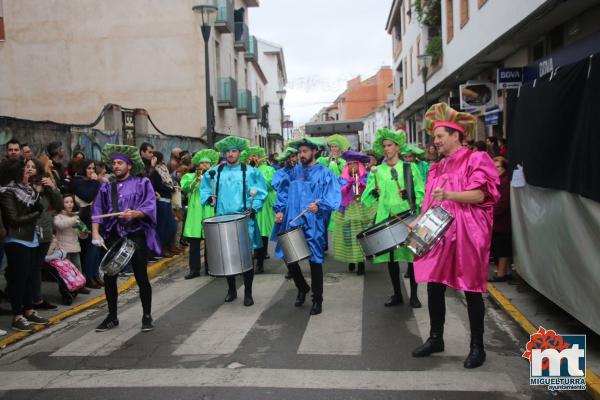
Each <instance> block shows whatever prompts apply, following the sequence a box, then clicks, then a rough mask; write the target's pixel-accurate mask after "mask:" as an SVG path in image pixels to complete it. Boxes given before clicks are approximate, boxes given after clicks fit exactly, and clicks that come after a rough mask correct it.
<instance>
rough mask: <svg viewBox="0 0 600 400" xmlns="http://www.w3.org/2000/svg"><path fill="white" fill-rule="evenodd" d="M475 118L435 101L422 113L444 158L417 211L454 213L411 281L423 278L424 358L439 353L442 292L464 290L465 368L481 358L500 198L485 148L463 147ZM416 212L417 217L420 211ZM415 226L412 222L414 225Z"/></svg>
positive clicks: (418, 351) (434, 170)
mask: <svg viewBox="0 0 600 400" xmlns="http://www.w3.org/2000/svg"><path fill="white" fill-rule="evenodd" d="M476 123H477V119H476V118H475V117H473V116H472V115H470V114H467V113H461V112H457V111H455V110H453V109H452V108H450V107H449V106H448V105H447V104H445V103H438V104H435V105H433V106H431V108H430V109H429V110H428V111H427V113H426V114H425V128H426V129H427V131H428V132H429V133H430V134H432V135H433V137H434V144H435V146H436V148H437V149H438V152H439V153H440V154H441V155H443V156H444V158H443V159H442V160H441V161H440V162H438V163H436V164H433V165H432V166H431V170H430V171H429V174H428V175H427V185H426V188H425V199H424V201H423V207H422V214H423V213H424V212H425V211H426V210H427V209H428V208H429V207H431V206H435V205H441V206H442V207H443V208H444V209H445V210H446V211H448V212H449V213H450V214H452V215H453V216H454V218H455V219H454V221H453V222H452V225H451V226H450V228H449V229H448V230H447V231H446V233H445V234H444V237H443V238H442V239H441V240H440V241H439V242H438V243H437V244H436V245H435V246H434V247H433V248H432V249H431V251H429V252H428V253H427V254H425V255H424V256H422V257H421V258H418V259H416V260H415V267H414V268H415V279H416V281H417V282H427V283H428V284H427V295H428V300H429V301H428V302H429V319H430V323H431V328H430V336H429V339H427V341H426V342H425V343H424V344H423V345H421V346H419V347H417V348H416V349H415V350H414V351H413V353H412V354H413V356H414V357H426V356H429V355H430V354H432V353H437V352H442V351H444V340H443V333H444V319H445V314H446V305H445V292H446V287H447V286H450V287H451V288H454V289H456V290H462V291H464V292H465V296H466V299H467V310H468V313H469V323H470V329H471V350H470V352H469V355H468V356H467V358H466V360H465V362H464V366H465V368H476V367H479V366H480V365H482V364H483V363H484V362H485V350H484V348H483V325H484V323H483V318H484V314H485V308H484V304H483V297H482V293H484V292H485V291H486V290H487V277H488V269H489V256H490V241H491V237H492V221H493V216H494V204H495V203H496V202H497V201H498V199H499V192H498V184H499V178H498V172H497V171H496V168H495V166H494V162H493V161H492V159H491V158H490V156H489V155H488V154H487V153H485V152H473V151H471V150H469V149H468V148H467V147H463V146H462V142H463V139H469V137H470V136H471V134H472V132H473V130H474V129H475V126H476ZM422 214H421V215H422ZM413 225H414V223H413Z"/></svg>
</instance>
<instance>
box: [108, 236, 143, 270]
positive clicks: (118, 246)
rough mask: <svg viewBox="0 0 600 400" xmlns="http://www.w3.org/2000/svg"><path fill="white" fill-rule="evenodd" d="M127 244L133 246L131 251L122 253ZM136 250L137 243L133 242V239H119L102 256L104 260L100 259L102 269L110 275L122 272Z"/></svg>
mask: <svg viewBox="0 0 600 400" xmlns="http://www.w3.org/2000/svg"><path fill="white" fill-rule="evenodd" d="M128 243H129V245H128ZM127 246H130V247H132V249H130V251H126V252H125V254H121V251H122V249H123V247H127ZM134 252H135V244H133V242H132V241H131V240H129V239H127V238H121V239H119V240H117V241H116V242H115V243H114V244H113V245H112V246H110V249H108V251H107V252H106V254H105V255H104V257H102V261H100V269H101V270H102V271H104V273H106V274H108V275H111V276H112V275H116V274H118V273H119V272H121V270H122V269H123V268H125V265H127V263H128V262H129V260H130V259H131V257H132V256H133V253H134ZM119 258H120V259H119Z"/></svg>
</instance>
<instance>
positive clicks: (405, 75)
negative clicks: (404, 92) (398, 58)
mask: <svg viewBox="0 0 600 400" xmlns="http://www.w3.org/2000/svg"><path fill="white" fill-rule="evenodd" d="M407 64H408V60H407V59H406V57H404V66H403V67H402V69H403V70H404V77H403V78H404V89H406V88H408V79H407V78H408V77H407V75H408V71H407V69H408V67H407Z"/></svg>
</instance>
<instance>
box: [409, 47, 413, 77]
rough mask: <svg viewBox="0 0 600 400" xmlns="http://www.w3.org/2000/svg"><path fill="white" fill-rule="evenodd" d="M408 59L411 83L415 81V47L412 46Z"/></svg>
mask: <svg viewBox="0 0 600 400" xmlns="http://www.w3.org/2000/svg"><path fill="white" fill-rule="evenodd" d="M408 59H409V60H410V64H409V68H410V83H412V82H413V48H412V46H411V47H410V51H409V52H408Z"/></svg>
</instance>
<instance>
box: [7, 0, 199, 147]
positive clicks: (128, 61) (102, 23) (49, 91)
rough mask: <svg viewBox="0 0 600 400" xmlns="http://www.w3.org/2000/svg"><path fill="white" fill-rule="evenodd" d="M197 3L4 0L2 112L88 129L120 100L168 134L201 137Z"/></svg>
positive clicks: (180, 0)
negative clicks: (142, 110)
mask: <svg viewBox="0 0 600 400" xmlns="http://www.w3.org/2000/svg"><path fill="white" fill-rule="evenodd" d="M193 3H194V2H193V1H188V0H177V1H168V2H163V1H152V0H128V1H120V0H105V1H102V2H97V1H92V0H79V1H71V0H55V1H52V2H49V1H42V2H40V1H36V0H19V1H9V2H6V1H5V2H4V17H5V28H6V34H7V40H6V42H4V43H1V44H0V115H11V116H15V117H21V118H27V119H42V120H46V119H51V120H56V121H60V122H65V123H84V122H88V121H90V120H92V119H93V118H94V117H95V116H96V114H97V112H98V110H99V109H101V108H102V106H104V104H106V103H117V104H122V105H124V106H127V107H132V108H133V107H141V108H145V109H146V110H148V112H149V113H151V114H152V117H153V119H154V121H155V123H156V124H157V125H158V126H160V127H161V129H163V130H165V131H168V132H172V133H174V134H182V135H189V136H196V137H198V136H199V134H200V132H203V131H204V129H205V126H206V121H205V113H204V112H203V111H202V110H204V109H205V104H204V103H205V99H204V67H203V65H204V64H203V59H204V51H203V41H202V38H201V33H200V29H199V27H198V24H197V21H196V16H195V15H194V13H193V12H192V10H191V7H192V5H193ZM48 71H51V73H48Z"/></svg>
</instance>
